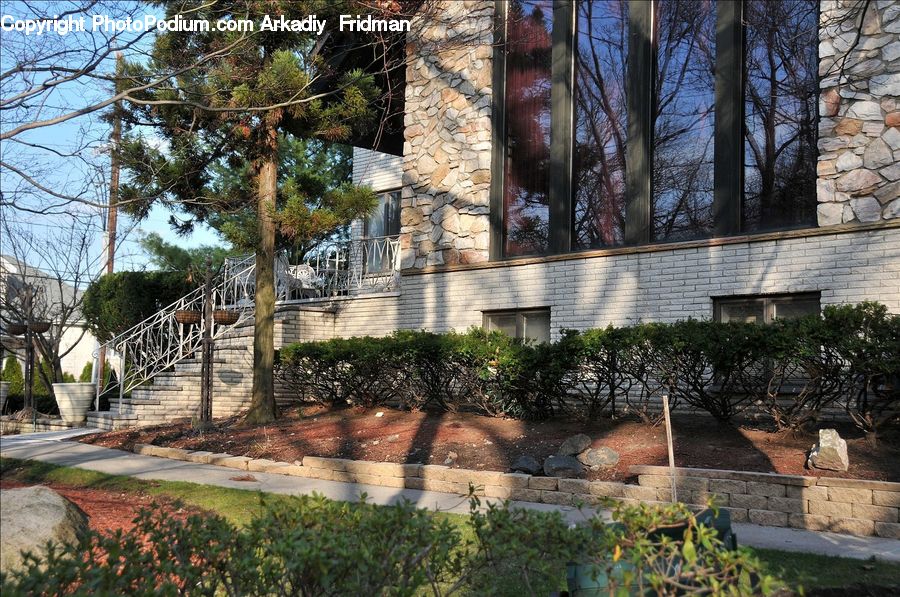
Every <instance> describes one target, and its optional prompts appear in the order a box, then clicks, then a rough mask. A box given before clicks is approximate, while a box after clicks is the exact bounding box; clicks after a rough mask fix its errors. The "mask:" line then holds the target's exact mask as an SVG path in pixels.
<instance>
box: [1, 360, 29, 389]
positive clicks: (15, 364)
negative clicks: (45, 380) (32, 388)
mask: <svg viewBox="0 0 900 597" xmlns="http://www.w3.org/2000/svg"><path fill="white" fill-rule="evenodd" d="M0 378H2V379H0V381H8V382H9V396H21V395H22V394H23V393H24V392H25V374H24V373H23V372H22V365H21V364H20V363H19V359H17V358H16V357H6V362H5V363H3V373H2V375H0Z"/></svg>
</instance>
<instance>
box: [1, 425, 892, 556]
mask: <svg viewBox="0 0 900 597" xmlns="http://www.w3.org/2000/svg"><path fill="white" fill-rule="evenodd" d="M94 431H95V430H87V429H79V430H70V431H61V432H47V433H35V434H29V435H16V436H4V437H2V438H0V455H2V456H5V457H8V458H19V459H22V460H39V461H42V462H50V463H53V464H59V465H63V466H72V467H77V468H82V469H86V470H92V471H98V472H102V473H107V474H110V475H126V476H129V477H135V478H137V479H147V480H159V481H187V482H189V483H201V484H204V485H214V486H218V487H231V488H234V489H245V490H256V491H264V492H268V493H281V494H289V495H304V494H310V493H313V492H316V493H320V494H322V495H324V496H326V497H328V498H331V499H335V500H349V501H356V500H358V499H359V496H360V494H361V493H365V494H366V495H367V496H368V498H367V499H368V501H369V502H370V503H375V504H382V505H387V504H392V503H395V502H397V501H399V500H402V499H407V500H409V501H410V502H412V503H413V504H415V505H416V506H418V507H420V508H428V509H430V510H437V511H442V512H454V513H459V514H465V513H468V511H469V502H468V500H467V499H466V498H465V497H463V496H459V495H455V494H449V493H439V492H436V491H419V490H415V489H393V488H389V487H382V486H380V485H363V484H355V483H339V482H335V481H324V480H321V479H310V478H303V477H289V476H286V475H276V474H273V473H252V475H253V476H254V477H255V478H256V479H257V480H256V481H253V482H247V481H233V480H231V479H232V477H236V476H238V475H240V474H241V472H240V471H237V470H235V469H232V468H226V467H220V466H213V465H208V464H195V463H191V462H184V461H180V460H169V459H166V458H156V457H153V456H143V455H139V454H132V453H130V452H122V451H120V450H112V449H109V448H102V447H99V446H92V445H89V444H81V443H78V442H75V441H70V440H71V439H72V438H74V437H77V436H78V435H82V434H86V433H93V432H94ZM482 501H483V502H485V501H489V500H486V499H484V498H482ZM513 505H514V506H517V507H522V508H528V509H532V510H542V511H550V510H557V511H560V512H562V513H563V515H564V516H565V517H566V519H567V520H569V521H570V522H577V521H579V520H584V518H585V517H586V516H592V515H594V514H595V511H593V510H588V509H585V510H581V511H579V510H577V509H575V508H572V507H565V506H552V505H549V504H533V503H528V502H513ZM596 513H598V514H600V515H601V516H606V515H607V513H606V512H602V511H601V512H596ZM734 529H735V532H736V533H737V537H738V542H739V543H740V544H741V545H749V546H752V547H765V548H771V549H781V550H784V551H798V552H806V553H815V554H822V555H830V556H840V557H845V558H860V559H866V558H870V557H874V558H877V559H880V560H885V561H893V562H900V541H897V540H895V539H883V538H879V537H851V536H849V535H839V534H836V533H818V532H813V531H804V530H799V529H784V528H778V527H761V526H757V525H752V524H740V523H735V524H734Z"/></svg>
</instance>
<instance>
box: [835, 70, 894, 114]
mask: <svg viewBox="0 0 900 597" xmlns="http://www.w3.org/2000/svg"><path fill="white" fill-rule="evenodd" d="M872 79H875V77H872ZM873 93H874V92H873ZM890 95H896V94H890ZM847 116H849V117H850V118H858V119H860V120H881V119H882V118H883V116H882V115H881V106H880V105H879V104H878V102H853V105H852V106H850V109H849V110H847Z"/></svg>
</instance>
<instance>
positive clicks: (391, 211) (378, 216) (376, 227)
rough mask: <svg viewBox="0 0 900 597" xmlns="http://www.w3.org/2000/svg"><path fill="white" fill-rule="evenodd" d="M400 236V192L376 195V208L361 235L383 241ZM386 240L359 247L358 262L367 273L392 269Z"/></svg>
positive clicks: (364, 243) (366, 242)
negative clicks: (359, 261) (361, 262)
mask: <svg viewBox="0 0 900 597" xmlns="http://www.w3.org/2000/svg"><path fill="white" fill-rule="evenodd" d="M398 234H400V191H399V190H398V191H387V192H384V193H380V194H379V195H378V206H377V207H376V208H375V211H373V212H372V215H370V216H369V218H368V219H367V220H366V223H365V230H364V231H363V235H364V237H365V238H366V239H384V237H386V236H397V235H398ZM390 247H391V245H390V243H389V242H387V240H369V241H364V242H363V243H362V246H360V251H361V253H360V258H359V259H360V260H362V261H364V264H365V271H366V272H367V273H375V272H384V271H388V270H390V269H392V268H393V259H392V254H391V251H390Z"/></svg>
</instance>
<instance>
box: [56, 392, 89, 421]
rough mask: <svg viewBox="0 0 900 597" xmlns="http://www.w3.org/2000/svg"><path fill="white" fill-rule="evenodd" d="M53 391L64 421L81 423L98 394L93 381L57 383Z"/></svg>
mask: <svg viewBox="0 0 900 597" xmlns="http://www.w3.org/2000/svg"><path fill="white" fill-rule="evenodd" d="M53 393H54V394H55V395H56V404H57V405H58V406H59V415H60V416H61V417H62V419H63V421H65V422H66V423H69V424H70V425H80V424H82V423H84V421H85V419H87V412H88V411H89V410H90V408H91V403H92V402H93V401H94V397H95V396H96V395H97V386H96V385H94V384H93V383H55V384H53Z"/></svg>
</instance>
